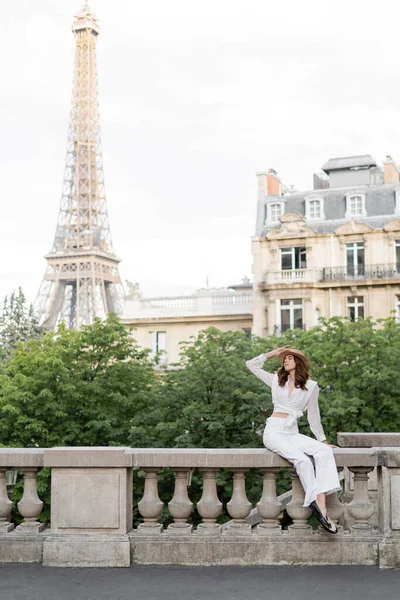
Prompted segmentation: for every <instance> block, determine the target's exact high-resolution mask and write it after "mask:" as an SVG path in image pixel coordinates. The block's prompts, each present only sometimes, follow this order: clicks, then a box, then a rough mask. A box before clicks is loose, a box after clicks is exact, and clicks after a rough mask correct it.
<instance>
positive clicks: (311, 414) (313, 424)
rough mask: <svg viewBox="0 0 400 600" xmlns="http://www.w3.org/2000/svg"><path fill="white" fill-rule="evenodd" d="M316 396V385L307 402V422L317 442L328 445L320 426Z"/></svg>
mask: <svg viewBox="0 0 400 600" xmlns="http://www.w3.org/2000/svg"><path fill="white" fill-rule="evenodd" d="M318 396H319V387H318V385H316V386H315V388H314V389H313V391H312V392H311V396H310V398H309V400H308V404H307V418H308V422H309V425H310V429H311V431H312V432H313V434H314V435H315V437H316V438H317V440H319V441H320V442H325V443H328V442H327V441H326V435H325V433H324V429H323V427H322V425H321V415H320V413H319V406H318Z"/></svg>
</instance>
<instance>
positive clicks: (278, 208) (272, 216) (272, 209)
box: [265, 202, 285, 224]
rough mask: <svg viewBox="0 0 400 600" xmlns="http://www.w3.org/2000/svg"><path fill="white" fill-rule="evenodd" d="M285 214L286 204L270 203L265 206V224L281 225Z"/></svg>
mask: <svg viewBox="0 0 400 600" xmlns="http://www.w3.org/2000/svg"><path fill="white" fill-rule="evenodd" d="M284 212H285V204H284V202H269V203H268V204H266V205H265V222H266V223H269V224H271V223H279V219H280V218H281V216H282V215H283V213H284Z"/></svg>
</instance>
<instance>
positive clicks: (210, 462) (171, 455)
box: [126, 448, 377, 469]
mask: <svg viewBox="0 0 400 600" xmlns="http://www.w3.org/2000/svg"><path fill="white" fill-rule="evenodd" d="M126 454H127V455H128V456H130V457H131V461H132V462H131V464H132V466H134V467H141V468H146V467H147V468H150V467H153V468H160V469H161V468H163V467H171V468H187V469H191V468H200V469H201V468H217V469H222V468H228V469H240V468H244V469H254V468H269V467H291V466H292V465H291V463H289V462H288V461H287V460H285V459H284V458H282V457H281V456H279V455H278V454H275V453H274V452H270V451H269V450H267V449H265V448H264V449H263V448H235V449H232V448H210V449H200V448H185V449H182V448H172V449H170V448H129V449H127V450H126ZM334 455H335V460H336V464H337V466H338V467H342V466H350V467H352V466H358V467H370V466H371V467H374V466H376V464H377V457H376V453H375V450H374V449H373V448H371V449H369V448H366V449H363V448H352V449H351V450H349V449H345V448H336V449H334Z"/></svg>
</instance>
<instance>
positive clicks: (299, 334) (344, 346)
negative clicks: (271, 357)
mask: <svg viewBox="0 0 400 600" xmlns="http://www.w3.org/2000/svg"><path fill="white" fill-rule="evenodd" d="M281 341H282V343H284V344H286V343H288V344H290V345H292V346H294V347H298V348H300V349H301V350H303V351H304V352H305V353H306V354H307V356H308V357H309V359H310V362H311V368H312V372H311V377H312V378H313V379H315V380H316V381H317V382H318V384H319V387H320V390H321V391H320V397H319V405H320V411H321V420H322V424H323V426H324V429H325V433H326V435H327V437H328V439H329V440H330V441H331V442H332V443H335V442H336V433H337V432H338V431H354V432H356V431H360V432H362V431H399V428H400V411H399V407H400V391H399V389H398V386H396V383H395V382H396V378H397V373H398V369H399V364H400V323H399V322H397V321H396V320H395V319H394V318H387V319H380V320H379V321H374V320H373V319H359V320H358V321H356V322H354V323H353V322H350V321H349V320H348V319H343V318H339V317H334V318H332V319H321V320H320V326H318V327H314V328H312V329H310V330H309V331H301V330H293V331H289V332H287V333H286V335H285V336H283V338H281Z"/></svg>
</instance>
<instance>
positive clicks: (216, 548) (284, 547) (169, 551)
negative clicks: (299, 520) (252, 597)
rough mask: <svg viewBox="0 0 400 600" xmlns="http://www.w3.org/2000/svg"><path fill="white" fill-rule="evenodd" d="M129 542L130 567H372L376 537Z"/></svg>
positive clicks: (150, 539)
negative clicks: (130, 553) (147, 565)
mask: <svg viewBox="0 0 400 600" xmlns="http://www.w3.org/2000/svg"><path fill="white" fill-rule="evenodd" d="M328 536H329V534H326V535H325V534H318V533H316V534H311V535H308V536H307V535H306V536H302V535H300V534H296V535H295V536H291V535H290V534H288V535H285V534H283V535H282V538H281V539H279V538H277V537H274V538H273V539H267V538H265V537H264V536H262V537H261V536H257V535H254V534H252V535H248V536H240V537H239V536H237V537H234V536H229V537H225V536H222V539H221V538H207V539H204V538H203V537H202V538H201V539H198V538H197V536H191V537H189V536H182V537H181V536H180V537H179V538H178V539H172V540H171V538H170V537H168V536H163V535H160V536H157V538H156V539H155V537H154V536H153V537H150V536H149V537H145V536H143V537H141V536H135V535H130V537H131V550H132V555H131V561H132V565H135V564H137V565H139V564H143V565H144V564H153V565H186V566H195V565H199V566H200V565H201V566H214V565H238V566H252V565H377V564H378V560H379V552H378V545H379V539H380V537H379V536H377V535H372V536H366V535H365V536H362V538H360V537H359V536H355V535H352V534H343V535H340V536H338V537H336V536H329V537H328Z"/></svg>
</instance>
